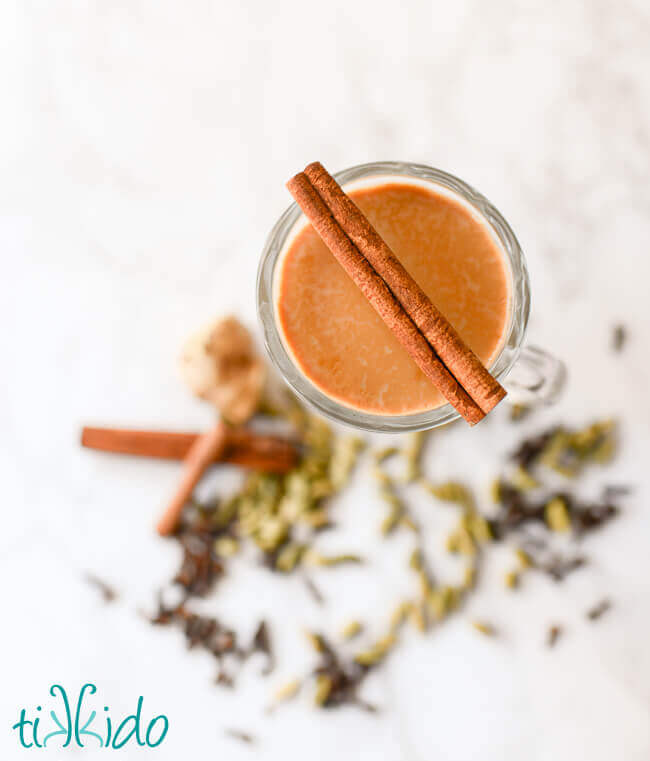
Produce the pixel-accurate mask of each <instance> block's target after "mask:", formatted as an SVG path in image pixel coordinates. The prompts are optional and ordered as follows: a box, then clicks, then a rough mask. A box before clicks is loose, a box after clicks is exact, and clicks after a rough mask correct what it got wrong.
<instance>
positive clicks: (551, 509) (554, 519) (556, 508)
mask: <svg viewBox="0 0 650 761" xmlns="http://www.w3.org/2000/svg"><path fill="white" fill-rule="evenodd" d="M544 519H545V520H546V523H547V525H548V527H549V528H550V529H551V530H552V531H570V530H571V518H570V517H569V511H568V510H567V504H566V502H565V500H564V499H562V497H553V499H551V500H549V501H548V502H547V503H546V506H545V508H544Z"/></svg>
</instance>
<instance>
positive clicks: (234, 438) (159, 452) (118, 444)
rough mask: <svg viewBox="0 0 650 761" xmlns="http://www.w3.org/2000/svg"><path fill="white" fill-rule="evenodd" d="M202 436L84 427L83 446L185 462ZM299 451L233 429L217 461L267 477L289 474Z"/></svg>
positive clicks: (281, 441)
mask: <svg viewBox="0 0 650 761" xmlns="http://www.w3.org/2000/svg"><path fill="white" fill-rule="evenodd" d="M200 435H201V434H199V433H180V432H172V431H139V430H130V429H123V428H97V427H89V426H87V427H85V428H83V429H82V431H81V444H82V446H84V447H87V448H88V449H97V450H100V451H103V452H114V453H117V454H126V455H135V456H138V457H156V458H159V459H163V460H183V459H185V457H186V456H187V453H188V452H189V450H190V448H191V446H192V444H193V443H194V442H195V441H196V440H197V439H198V438H199V436H200ZM297 459H298V450H297V449H296V447H295V446H294V445H293V444H292V443H291V442H290V441H289V440H287V439H285V438H281V437H280V436H269V435H267V434H260V433H255V432H254V431H250V430H247V429H246V428H232V429H230V431H229V433H228V444H227V446H226V449H225V450H224V451H223V452H222V454H221V455H220V457H219V458H218V460H215V462H224V463H229V464H232V465H241V466H242V467H245V468H251V469H253V470H261V471H265V472H268V473H287V472H288V471H289V470H291V468H292V467H293V466H294V465H295V464H296V461H297Z"/></svg>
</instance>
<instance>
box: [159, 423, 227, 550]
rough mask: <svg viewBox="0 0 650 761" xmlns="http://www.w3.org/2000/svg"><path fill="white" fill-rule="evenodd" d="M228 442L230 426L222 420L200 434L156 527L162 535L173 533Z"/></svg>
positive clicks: (188, 454) (191, 448)
mask: <svg viewBox="0 0 650 761" xmlns="http://www.w3.org/2000/svg"><path fill="white" fill-rule="evenodd" d="M227 444H228V427H227V426H226V424H225V423H224V422H222V421H220V422H219V423H218V424H217V425H216V426H215V427H214V428H212V429H211V430H209V431H208V432H207V433H204V434H203V435H202V436H199V438H198V439H196V441H195V442H194V443H193V444H192V446H191V447H190V450H189V452H188V453H187V457H186V458H185V463H184V469H183V476H182V478H181V482H180V484H179V485H178V489H177V490H176V494H175V495H174V497H173V498H172V500H171V502H170V503H169V505H168V506H167V509H166V510H165V512H164V514H163V516H162V518H161V519H160V520H159V521H158V525H157V526H156V529H157V531H158V533H159V534H160V535H161V536H169V535H170V534H173V533H174V531H175V530H176V526H177V525H178V519H179V518H180V515H181V512H182V511H183V507H184V506H185V503H186V502H187V501H188V499H189V498H190V497H191V496H192V492H193V491H194V487H195V486H196V485H197V484H198V482H199V481H200V480H201V476H202V475H203V473H204V472H205V469H206V468H207V467H208V465H210V463H211V462H213V461H214V460H216V459H218V458H219V457H220V455H221V454H222V453H223V451H224V450H225V448H226V446H227Z"/></svg>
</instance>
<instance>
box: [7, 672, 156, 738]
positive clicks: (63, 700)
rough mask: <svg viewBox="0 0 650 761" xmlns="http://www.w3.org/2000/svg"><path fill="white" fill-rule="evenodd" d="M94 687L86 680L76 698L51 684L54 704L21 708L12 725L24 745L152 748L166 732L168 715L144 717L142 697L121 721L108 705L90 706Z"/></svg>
mask: <svg viewBox="0 0 650 761" xmlns="http://www.w3.org/2000/svg"><path fill="white" fill-rule="evenodd" d="M96 692H97V687H96V686H95V685H94V684H91V683H90V682H88V683H87V684H84V685H83V686H82V687H81V689H80V690H79V696H78V697H77V699H76V701H75V702H72V701H71V700H70V698H69V697H68V693H67V692H66V690H65V688H64V687H62V686H61V685H60V684H53V685H52V686H51V687H50V693H49V694H50V695H51V697H52V698H54V701H53V702H54V703H55V705H54V707H53V708H51V709H50V710H47V709H44V708H43V706H41V705H37V706H36V710H35V711H34V712H33V713H31V714H29V715H28V712H27V709H26V708H23V709H22V710H21V712H20V716H19V719H18V721H17V722H16V723H15V724H14V725H13V726H12V727H11V728H12V729H13V730H14V731H15V732H16V733H17V737H18V742H19V743H20V745H21V746H22V747H23V748H49V747H56V746H58V747H60V748H68V747H70V746H76V747H79V748H84V747H86V746H88V747H90V746H91V745H92V746H94V747H96V748H115V749H116V750H117V749H119V748H123V747H124V746H125V745H126V744H127V743H129V742H130V743H131V744H132V745H141V746H146V747H149V748H155V747H157V746H158V745H160V743H162V741H163V740H164V739H165V737H166V736H167V731H168V729H169V719H168V718H167V717H166V716H165V715H164V714H160V715H158V716H154V717H153V718H152V719H150V720H149V721H146V720H145V719H144V718H143V715H142V706H143V703H144V698H143V697H142V696H140V697H139V698H138V703H137V706H136V709H135V711H134V712H133V713H131V714H129V715H128V716H125V717H124V718H123V719H121V720H120V721H116V720H115V719H113V718H111V716H110V713H109V708H108V706H106V705H105V706H103V710H102V712H101V713H100V714H98V712H97V711H96V710H95V709H94V708H93V707H92V705H91V702H92V696H93V695H95V693H96Z"/></svg>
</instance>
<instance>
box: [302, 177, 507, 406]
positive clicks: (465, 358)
mask: <svg viewBox="0 0 650 761" xmlns="http://www.w3.org/2000/svg"><path fill="white" fill-rule="evenodd" d="M305 174H306V175H307V177H308V178H309V180H310V182H311V184H312V185H313V186H314V187H315V188H316V190H317V191H318V194H319V195H320V196H321V198H322V199H323V201H324V202H325V204H326V206H327V207H328V209H329V210H330V212H331V213H332V216H333V217H334V219H335V220H336V221H337V222H338V223H339V225H340V226H341V228H342V229H343V231H344V232H345V234H346V235H347V236H348V237H349V238H350V240H351V241H352V242H353V243H354V245H355V246H356V247H357V248H358V249H359V251H360V252H361V254H362V255H363V256H364V257H365V258H366V259H367V260H368V262H369V263H370V265H371V266H372V267H373V269H374V270H375V271H376V272H377V274H378V275H379V276H380V277H381V278H382V279H383V280H384V282H385V283H386V285H387V286H388V287H389V288H390V290H391V291H392V293H393V295H394V297H395V298H396V299H397V301H398V302H399V303H400V304H401V306H402V307H403V308H404V310H405V311H406V313H407V314H408V315H409V317H410V318H411V319H412V320H413V322H414V323H415V324H416V325H417V327H418V329H419V330H420V332H421V333H422V334H423V335H424V337H425V338H426V339H427V341H428V342H429V344H430V345H431V347H432V349H433V350H434V351H435V353H436V354H437V355H438V357H439V358H440V359H441V360H442V362H443V363H444V365H445V366H446V367H447V369H448V370H449V371H450V372H451V374H452V375H453V376H454V377H455V378H456V380H457V381H458V382H459V383H460V384H461V385H462V386H463V388H464V389H465V391H466V392H467V393H468V394H469V396H470V397H471V398H472V399H473V400H474V401H475V402H476V404H478V406H479V407H480V408H481V410H482V411H483V412H484V413H485V414H487V413H488V412H490V411H491V410H492V409H493V408H494V407H495V406H496V405H497V404H498V403H499V402H500V401H501V400H502V399H503V397H504V396H505V395H506V391H505V389H504V388H503V386H501V384H500V383H499V382H498V381H497V380H496V378H494V377H493V376H492V375H491V374H490V372H489V371H488V370H487V368H486V367H485V366H484V365H483V363H482V362H481V360H480V359H479V358H478V357H477V356H476V355H475V354H474V352H473V351H472V350H471V349H470V348H469V347H468V346H467V344H465V342H464V341H463V339H462V338H461V337H460V336H459V335H458V333H457V332H456V330H455V329H454V328H453V326H452V325H451V323H450V322H449V321H448V320H447V318H446V317H445V316H444V315H443V314H442V313H441V312H440V311H439V310H438V309H437V308H436V307H435V305H434V304H433V303H432V302H431V299H429V297H428V296H427V295H426V293H425V292H424V291H423V290H422V288H420V286H419V285H418V284H417V283H416V281H415V280H414V279H413V278H412V277H411V275H410V274H409V273H408V272H407V271H406V269H404V267H403V265H402V263H401V262H400V261H399V259H398V258H397V257H396V256H395V254H394V253H393V252H392V251H391V249H390V248H389V247H388V245H387V244H386V242H385V241H384V240H383V239H382V238H381V236H380V235H379V233H377V231H376V230H375V228H374V227H373V226H372V225H371V224H370V222H369V221H368V219H367V218H366V216H365V215H364V214H363V213H362V212H361V210H360V209H359V207H358V206H357V205H356V204H355V203H354V201H353V200H352V199H351V198H350V197H349V196H348V195H346V194H345V192H344V191H343V189H342V188H341V186H340V185H339V184H338V183H337V182H336V180H335V179H334V178H333V177H332V176H331V175H330V174H329V172H328V171H327V170H326V169H325V167H323V165H322V164H320V163H319V162H314V163H313V164H310V165H309V166H308V167H306V169H305Z"/></svg>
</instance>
